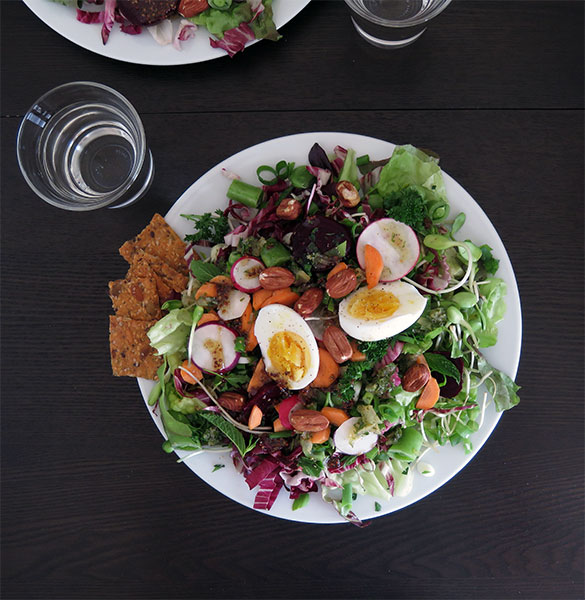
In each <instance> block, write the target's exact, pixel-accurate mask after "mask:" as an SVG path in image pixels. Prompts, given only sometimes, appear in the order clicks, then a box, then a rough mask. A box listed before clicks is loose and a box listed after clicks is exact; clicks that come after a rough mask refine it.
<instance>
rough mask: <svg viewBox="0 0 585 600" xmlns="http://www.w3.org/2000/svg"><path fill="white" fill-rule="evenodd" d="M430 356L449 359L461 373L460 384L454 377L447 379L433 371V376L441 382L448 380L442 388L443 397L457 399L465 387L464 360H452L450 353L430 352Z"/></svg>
mask: <svg viewBox="0 0 585 600" xmlns="http://www.w3.org/2000/svg"><path fill="white" fill-rule="evenodd" d="M429 354H440V355H441V356H444V357H445V358H447V359H449V360H450V361H451V362H452V363H453V364H454V365H455V366H456V367H457V370H458V371H459V383H457V381H456V380H455V379H453V377H447V376H446V375H443V374H442V373H438V372H437V371H431V375H432V376H433V377H434V378H435V379H436V380H437V381H439V382H441V381H443V379H446V383H445V385H444V386H443V387H442V388H441V396H442V397H443V398H455V396H457V394H458V393H459V392H460V391H461V388H462V387H463V359H462V358H451V356H449V353H448V352H429Z"/></svg>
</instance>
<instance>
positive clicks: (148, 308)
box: [109, 277, 162, 321]
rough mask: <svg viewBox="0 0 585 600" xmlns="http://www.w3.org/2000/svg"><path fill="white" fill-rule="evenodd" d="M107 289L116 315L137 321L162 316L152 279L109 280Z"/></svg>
mask: <svg viewBox="0 0 585 600" xmlns="http://www.w3.org/2000/svg"><path fill="white" fill-rule="evenodd" d="M109 289H110V298H111V300H112V306H113V307H114V312H115V313H116V316H118V317H129V318H130V319H137V320H139V321H151V320H152V319H160V318H161V317H162V312H161V310H160V306H159V303H158V292H157V290H156V283H155V281H154V279H146V278H143V277H141V278H135V279H118V280H116V281H110V283H109Z"/></svg>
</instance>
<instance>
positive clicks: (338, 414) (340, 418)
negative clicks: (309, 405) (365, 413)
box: [321, 406, 349, 427]
mask: <svg viewBox="0 0 585 600" xmlns="http://www.w3.org/2000/svg"><path fill="white" fill-rule="evenodd" d="M321 412H322V413H323V414H324V415H325V416H326V417H327V419H328V420H329V422H330V423H332V424H333V425H335V426H336V427H339V426H340V425H341V424H342V423H345V422H346V421H347V420H348V419H349V415H348V414H347V413H346V412H345V411H344V410H342V409H341V408H335V407H333V406H324V407H323V408H322V409H321Z"/></svg>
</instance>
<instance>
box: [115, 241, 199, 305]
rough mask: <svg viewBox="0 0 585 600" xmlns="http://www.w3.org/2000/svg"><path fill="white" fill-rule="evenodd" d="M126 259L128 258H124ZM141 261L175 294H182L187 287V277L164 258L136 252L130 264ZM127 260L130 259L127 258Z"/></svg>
mask: <svg viewBox="0 0 585 600" xmlns="http://www.w3.org/2000/svg"><path fill="white" fill-rule="evenodd" d="M123 247H124V246H122V248H123ZM124 258H126V257H125V256H124ZM139 259H143V260H145V261H146V262H147V263H148V264H149V265H150V267H151V268H152V270H153V271H154V272H155V273H156V274H157V275H158V276H159V277H160V278H161V279H162V280H163V282H164V283H165V285H167V286H168V287H170V288H171V289H172V290H174V291H175V292H179V293H181V292H182V291H183V290H184V289H185V288H186V287H187V281H188V279H187V276H186V275H183V273H179V271H177V270H175V269H173V267H170V266H169V265H168V264H167V263H166V262H165V261H164V260H163V259H162V258H159V257H158V256H154V254H149V253H148V252H144V251H143V250H136V251H135V252H134V253H133V254H132V256H131V259H130V264H131V265H133V264H134V261H138V260H139ZM126 260H128V259H127V258H126Z"/></svg>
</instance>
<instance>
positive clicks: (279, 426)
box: [272, 419, 285, 431]
mask: <svg viewBox="0 0 585 600" xmlns="http://www.w3.org/2000/svg"><path fill="white" fill-rule="evenodd" d="M272 427H274V431H284V429H285V427H284V425H283V424H282V421H281V420H280V419H276V421H273V422H272Z"/></svg>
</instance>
